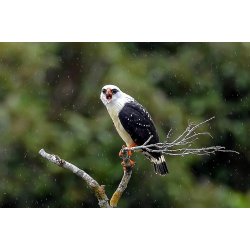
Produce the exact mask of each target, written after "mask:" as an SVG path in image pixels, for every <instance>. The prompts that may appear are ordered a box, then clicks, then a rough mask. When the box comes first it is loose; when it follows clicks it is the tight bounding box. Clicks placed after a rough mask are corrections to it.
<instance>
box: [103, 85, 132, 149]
mask: <svg viewBox="0 0 250 250" xmlns="http://www.w3.org/2000/svg"><path fill="white" fill-rule="evenodd" d="M108 88H110V89H117V90H119V91H118V92H117V93H116V94H115V95H113V96H112V99H110V100H107V99H106V96H105V94H103V93H102V92H101V96H100V98H101V100H102V102H103V104H104V105H105V106H106V108H107V110H108V113H109V115H110V117H111V119H112V120H113V122H114V125H115V128H116V130H117V132H118V134H119V135H120V137H121V138H122V139H123V141H124V142H125V143H126V145H127V146H129V145H131V144H133V140H132V138H131V136H130V135H129V134H128V133H127V131H126V130H125V129H124V127H123V126H122V124H121V122H120V119H119V112H120V111H121V110H122V108H123V107H124V105H125V104H126V103H127V102H131V101H134V98H133V97H131V96H129V95H127V94H126V93H124V92H122V91H121V90H120V89H119V88H118V87H117V86H115V85H105V86H104V87H103V88H102V89H108Z"/></svg>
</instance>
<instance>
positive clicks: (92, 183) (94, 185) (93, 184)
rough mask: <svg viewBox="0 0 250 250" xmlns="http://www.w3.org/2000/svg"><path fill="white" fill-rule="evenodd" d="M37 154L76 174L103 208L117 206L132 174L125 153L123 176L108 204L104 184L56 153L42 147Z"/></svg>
mask: <svg viewBox="0 0 250 250" xmlns="http://www.w3.org/2000/svg"><path fill="white" fill-rule="evenodd" d="M39 154H40V155H41V156H42V157H43V158H45V159H47V160H49V161H50V162H52V163H54V164H56V165H58V166H59V167H62V168H65V169H68V170H70V171H71V172H73V173H74V174H76V175H77V176H79V177H81V178H82V179H83V180H84V181H85V182H86V183H87V185H88V186H89V187H90V188H91V190H93V191H94V194H95V196H96V198H97V199H98V204H99V206H100V207H103V208H111V207H117V204H118V202H119V200H120V198H121V196H122V194H123V192H124V191H125V189H126V188H127V186H128V183H129V181H130V178H131V176H132V166H131V165H130V164H131V161H130V160H129V156H128V155H127V154H124V156H123V157H127V165H126V166H124V174H123V177H122V179H121V182H120V184H119V186H118V188H117V189H116V191H115V192H114V194H113V196H112V198H111V200H110V204H109V199H108V197H107V195H106V193H105V189H104V187H105V186H104V185H100V184H99V183H98V182H97V181H96V180H95V179H93V178H92V177H91V176H90V175H88V174H87V173H86V172H85V171H83V170H81V169H79V168H78V167H77V166H75V165H73V164H71V163H69V162H67V161H65V160H63V159H61V158H60V157H59V156H57V155H53V154H48V153H46V152H45V150H44V149H41V150H40V151H39Z"/></svg>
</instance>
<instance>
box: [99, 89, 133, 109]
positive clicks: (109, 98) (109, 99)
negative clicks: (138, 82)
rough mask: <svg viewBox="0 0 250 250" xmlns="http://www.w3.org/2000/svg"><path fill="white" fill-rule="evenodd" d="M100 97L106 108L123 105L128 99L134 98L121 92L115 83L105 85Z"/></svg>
mask: <svg viewBox="0 0 250 250" xmlns="http://www.w3.org/2000/svg"><path fill="white" fill-rule="evenodd" d="M100 98H101V100H102V102H103V104H104V105H105V106H106V107H107V108H108V107H109V106H110V107H111V106H117V105H119V106H121V105H122V106H123V105H124V104H125V103H126V102H128V101H133V100H134V98H132V97H131V96H129V95H127V94H125V93H124V92H122V91H121V90H120V89H119V88H118V87H117V86H115V85H105V86H104V87H103V88H102V90H101V95H100Z"/></svg>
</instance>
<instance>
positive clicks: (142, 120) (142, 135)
mask: <svg viewBox="0 0 250 250" xmlns="http://www.w3.org/2000/svg"><path fill="white" fill-rule="evenodd" d="M100 98H101V100H102V102H103V104H104V105H105V106H106V108H107V110H108V113H109V115H110V117H111V119H112V120H113V123H114V125H115V128H116V130H117V132H118V134H119V135H120V137H121V138H122V140H123V141H124V142H125V143H126V145H127V147H135V146H140V145H143V144H144V143H145V142H146V141H147V140H148V139H149V138H150V136H152V138H151V139H150V141H149V142H148V144H155V143H158V142H159V136H158V134H157V131H156V128H155V125H154V122H153V120H152V118H151V116H150V114H149V113H148V112H147V110H146V109H145V108H144V107H143V106H142V105H141V104H139V103H138V102H137V101H136V100H135V99H134V98H133V97H131V96H129V95H127V94H125V93H124V92H122V91H121V90H120V89H119V88H118V87H117V86H115V85H105V86H104V87H103V88H102V90H101V95H100ZM152 149H153V148H152ZM142 153H143V154H144V155H145V156H146V157H147V158H148V159H149V160H150V161H151V162H152V163H153V165H154V170H155V173H156V174H160V175H166V174H167V173H168V168H167V165H166V161H165V158H164V156H163V155H162V153H158V152H147V151H145V150H144V151H142Z"/></svg>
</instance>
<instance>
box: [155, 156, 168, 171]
mask: <svg viewBox="0 0 250 250" xmlns="http://www.w3.org/2000/svg"><path fill="white" fill-rule="evenodd" d="M151 161H152V162H153V163H154V168H155V173H156V174H159V175H166V174H168V168H167V164H166V161H165V158H164V156H163V155H161V156H160V157H159V158H153V157H152V158H151Z"/></svg>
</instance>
